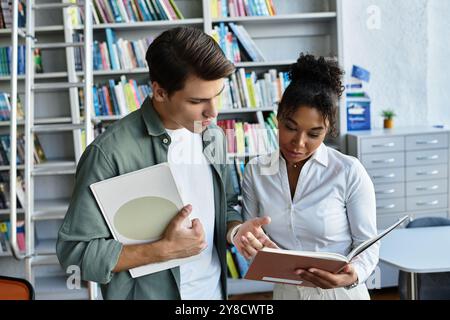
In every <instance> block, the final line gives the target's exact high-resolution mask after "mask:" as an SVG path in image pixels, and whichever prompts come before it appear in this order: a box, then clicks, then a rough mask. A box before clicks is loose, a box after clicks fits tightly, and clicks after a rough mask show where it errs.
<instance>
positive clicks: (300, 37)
mask: <svg viewBox="0 0 450 320" xmlns="http://www.w3.org/2000/svg"><path fill="white" fill-rule="evenodd" d="M55 1H58V0H38V1H36V3H51V2H55ZM273 1H274V4H275V7H276V10H277V16H274V17H239V18H220V19H212V18H211V15H210V10H209V5H210V0H175V2H176V3H177V5H178V7H179V8H180V10H181V11H182V12H183V14H184V16H185V17H186V19H184V20H175V21H148V22H134V23H111V24H101V25H94V27H93V29H94V31H93V32H94V39H97V40H104V39H105V32H104V31H105V29H106V28H112V29H114V31H115V33H116V36H117V37H118V38H119V37H121V38H124V39H127V40H137V39H141V38H144V37H147V36H153V37H156V36H157V35H158V34H160V33H161V32H162V31H164V30H166V29H169V28H172V27H177V26H192V27H195V28H199V29H202V30H203V31H205V32H206V33H209V32H210V31H211V30H212V28H213V26H214V25H216V24H218V23H220V22H224V23H228V22H235V23H238V24H242V25H243V26H244V27H245V28H246V30H247V31H248V32H249V34H250V36H251V37H252V38H253V40H254V41H255V43H256V44H257V45H258V47H259V48H260V49H261V51H262V52H263V53H264V55H265V56H266V57H267V59H268V61H265V62H241V63H236V67H237V68H245V69H246V71H252V70H255V72H257V74H261V73H264V72H266V71H267V70H268V69H270V68H276V69H278V70H280V71H287V70H288V67H289V65H291V64H292V63H294V62H295V61H296V59H297V57H298V55H299V53H300V52H309V53H312V54H316V55H322V56H326V57H335V58H337V59H338V60H339V61H340V64H341V65H343V57H342V54H341V52H342V49H341V45H340V43H341V42H342V41H341V33H340V2H341V0H288V1H286V0H273ZM36 24H37V27H36V36H37V37H38V38H39V41H40V42H41V43H51V42H64V39H65V32H66V30H65V28H64V21H63V16H62V10H53V11H47V10H46V11H42V12H39V11H38V12H37V15H36ZM80 30H81V29H80ZM10 35H11V30H9V29H0V46H6V45H10ZM19 41H20V42H22V41H23V40H19ZM65 53H66V51H65V49H60V50H48V51H46V50H43V51H42V60H43V66H44V71H45V72H44V73H41V74H36V75H35V81H36V82H37V83H40V82H50V81H57V82H59V81H60V82H63V81H67V78H68V75H69V72H68V66H67V64H66V54H65ZM147 73H148V70H147V69H146V68H138V69H130V70H110V71H104V70H97V71H94V72H93V74H94V83H102V84H103V83H106V82H107V81H108V79H115V80H118V79H119V77H120V76H121V75H126V76H127V78H135V79H136V80H137V81H138V83H143V82H146V81H148V76H147ZM76 75H77V76H78V77H80V78H82V77H83V74H82V73H81V72H77V73H76ZM10 80H11V78H10V77H9V76H0V90H1V91H7V92H8V91H9V90H10ZM24 82H25V81H24V76H19V79H18V83H19V88H18V89H19V94H20V93H21V92H22V93H21V94H20V95H21V98H22V103H23V91H24ZM73 101H74V100H73V97H71V96H70V95H69V90H66V91H61V90H58V91H54V92H43V93H38V94H36V98H35V105H36V108H35V111H34V112H35V118H36V121H35V122H36V124H38V125H39V127H38V131H37V132H36V134H37V135H38V136H39V139H40V142H41V145H42V146H43V149H44V151H45V153H46V156H47V158H48V159H49V161H48V162H47V163H43V164H38V165H35V166H34V172H33V174H34V176H35V178H34V179H35V180H36V181H35V184H34V192H33V194H34V199H33V200H34V208H33V215H32V219H33V221H35V222H36V223H35V229H36V230H34V232H35V234H36V236H37V239H38V241H37V242H36V243H37V247H36V251H39V252H45V253H52V254H54V243H55V241H56V240H55V239H56V237H57V231H58V228H59V225H60V223H61V219H63V218H64V214H65V212H66V210H67V207H68V205H69V202H70V197H71V192H72V189H73V184H74V174H75V170H76V160H77V159H76V154H75V151H74V149H75V147H74V143H75V142H74V138H73V134H72V131H71V129H72V128H71V127H70V126H67V125H68V124H70V123H71V121H72V120H71V119H72V117H71V104H73ZM273 110H274V109H273V108H272V107H264V108H258V109H232V110H221V112H220V115H219V119H232V118H239V119H242V120H243V121H249V122H261V119H263V115H266V114H268V113H269V112H270V111H273ZM340 115H345V110H341V112H340ZM118 119H120V116H101V117H94V118H93V119H92V120H93V122H94V123H98V122H103V121H105V122H111V121H116V120H118ZM339 123H341V124H342V123H345V119H344V118H342V117H340V120H339ZM23 125H24V122H23V121H19V126H18V131H19V132H20V131H21V130H22V131H23ZM51 126H59V129H58V130H52V129H55V128H56V127H53V128H52V127H51ZM8 132H9V122H0V134H7V133H8ZM343 135H344V132H343V131H341V136H343ZM337 143H339V141H338V142H337ZM229 156H230V157H234V156H237V157H244V156H245V157H248V156H255V155H237V154H230V155H229ZM18 169H19V170H23V169H24V166H23V165H19V166H18ZM7 170H9V167H8V166H0V171H7ZM18 213H19V217H20V216H21V215H23V209H19V210H18ZM8 214H9V212H8V210H0V221H2V220H5V219H7V217H8V216H7V215H8ZM55 258H56V257H55V256H50V257H44V258H42V259H40V260H39V259H38V260H37V261H36V263H37V264H38V265H42V266H45V267H49V268H50V267H52V268H56V269H55V270H58V272H61V270H59V269H58V268H57V267H58V266H57V263H58V262H57V260H56V259H55ZM55 265H56V267H55ZM0 269H2V270H23V262H17V261H15V260H14V259H12V258H11V257H10V254H9V255H8V254H6V255H5V254H3V255H1V254H0ZM10 275H14V274H13V272H12V273H11V274H10ZM61 279H63V280H64V279H65V278H64V274H56V275H52V274H51V273H49V274H45V275H44V276H42V277H39V275H37V278H36V285H37V286H38V287H40V289H42V290H41V291H40V292H41V293H40V294H39V296H38V298H39V297H46V298H57V299H64V298H71V297H76V298H86V297H87V296H86V295H85V294H86V292H85V291H83V290H81V291H83V292H84V293H83V292H69V293H68V294H67V290H63V289H64V288H63V287H64V281H62V280H61ZM272 287H273V285H271V284H269V283H264V282H255V281H247V280H242V279H239V280H231V279H230V280H229V289H230V294H242V293H252V292H266V291H271V290H272Z"/></svg>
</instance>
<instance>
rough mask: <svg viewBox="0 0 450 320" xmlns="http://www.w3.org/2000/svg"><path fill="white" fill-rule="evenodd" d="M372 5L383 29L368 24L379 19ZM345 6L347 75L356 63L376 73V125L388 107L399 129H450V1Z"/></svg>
mask: <svg viewBox="0 0 450 320" xmlns="http://www.w3.org/2000/svg"><path fill="white" fill-rule="evenodd" d="M373 5H375V9H378V10H379V13H380V15H379V18H380V21H379V22H380V24H379V28H373V27H374V26H376V25H374V24H371V23H370V22H372V21H374V20H373V19H374V18H377V17H376V16H374V15H373V11H372V12H371V13H369V12H368V8H370V7H371V6H373ZM342 6H343V10H342V11H343V12H342V14H343V33H344V39H343V40H344V41H343V50H344V59H345V64H346V65H345V69H346V72H347V74H349V73H350V72H351V67H352V65H353V64H356V65H360V66H361V67H364V68H367V69H368V70H370V71H371V74H372V79H371V82H370V84H369V85H368V92H369V94H370V96H371V98H372V127H373V128H379V127H381V126H382V119H381V117H380V116H379V114H380V111H381V110H382V109H386V108H393V109H395V110H396V112H397V114H398V115H399V116H398V117H397V118H396V126H411V125H424V124H427V123H428V124H430V125H436V124H444V123H445V124H447V125H450V111H449V105H450V104H449V103H447V101H449V102H450V87H449V84H450V63H449V62H448V61H449V60H448V59H449V57H450V54H449V50H450V48H449V39H450V37H449V32H450V28H449V27H450V19H449V18H448V16H449V13H450V1H447V0H431V1H430V0H395V1H392V0H342ZM368 22H369V24H368ZM443 65H446V66H445V67H443ZM445 71H447V72H445ZM443 119H445V120H443Z"/></svg>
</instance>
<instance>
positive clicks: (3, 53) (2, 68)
mask: <svg viewBox="0 0 450 320" xmlns="http://www.w3.org/2000/svg"><path fill="white" fill-rule="evenodd" d="M17 51H18V52H17V58H18V59H17V74H19V75H23V74H25V61H26V57H25V55H26V48H25V45H19V46H18V47H17ZM11 54H12V49H11V47H0V76H9V75H11ZM34 66H35V71H36V73H42V72H44V70H43V67H42V56H41V51H40V50H39V49H35V50H34Z"/></svg>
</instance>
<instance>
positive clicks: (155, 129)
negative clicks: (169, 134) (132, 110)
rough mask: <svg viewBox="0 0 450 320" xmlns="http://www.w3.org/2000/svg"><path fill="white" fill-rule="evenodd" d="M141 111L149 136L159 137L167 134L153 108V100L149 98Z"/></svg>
mask: <svg viewBox="0 0 450 320" xmlns="http://www.w3.org/2000/svg"><path fill="white" fill-rule="evenodd" d="M141 110H142V111H141V112H142V113H141V114H142V118H143V119H144V123H145V126H146V127H147V132H148V134H149V135H151V136H155V137H159V136H161V135H163V134H165V133H166V129H165V128H164V125H163V123H162V121H161V118H160V116H159V114H158V112H156V110H155V108H154V107H153V103H152V98H150V97H147V99H145V101H144V103H143V104H142V106H141Z"/></svg>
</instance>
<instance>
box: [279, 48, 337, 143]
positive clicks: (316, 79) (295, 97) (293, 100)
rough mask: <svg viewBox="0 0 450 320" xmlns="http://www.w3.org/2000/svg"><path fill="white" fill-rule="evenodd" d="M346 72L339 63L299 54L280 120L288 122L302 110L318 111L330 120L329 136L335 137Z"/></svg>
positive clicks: (282, 104) (293, 66) (280, 111)
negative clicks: (313, 109) (311, 109)
mask: <svg viewBox="0 0 450 320" xmlns="http://www.w3.org/2000/svg"><path fill="white" fill-rule="evenodd" d="M343 75H344V71H343V70H342V69H341V68H340V67H339V65H338V63H337V61H334V60H325V58H324V57H319V58H316V57H314V56H313V55H310V54H303V53H302V54H300V57H299V58H298V60H297V62H296V63H294V64H293V65H292V66H291V68H290V71H289V77H290V80H291V83H290V85H289V86H288V87H287V88H286V91H285V93H284V94H283V97H282V99H281V102H280V106H279V108H278V117H279V118H280V119H285V118H286V117H289V116H291V115H292V114H293V113H295V112H296V111H297V109H298V108H300V107H302V106H306V107H310V108H315V109H317V110H318V111H319V112H320V114H321V115H322V117H323V119H324V121H326V120H328V122H329V125H330V132H329V133H330V134H331V135H336V133H337V130H336V113H337V104H338V101H339V98H340V96H341V95H342V93H343V92H344V86H343V85H342V76H343Z"/></svg>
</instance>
